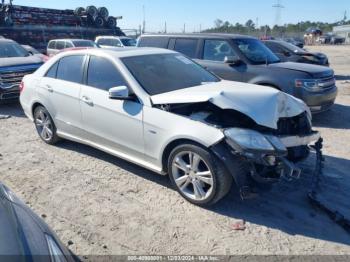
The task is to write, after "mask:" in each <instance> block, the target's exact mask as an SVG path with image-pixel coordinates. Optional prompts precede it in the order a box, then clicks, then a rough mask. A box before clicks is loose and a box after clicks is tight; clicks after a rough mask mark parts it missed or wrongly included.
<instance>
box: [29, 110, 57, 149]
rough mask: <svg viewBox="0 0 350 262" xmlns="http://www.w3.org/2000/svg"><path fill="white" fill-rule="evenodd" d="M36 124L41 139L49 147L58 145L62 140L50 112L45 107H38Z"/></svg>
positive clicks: (35, 112)
mask: <svg viewBox="0 0 350 262" xmlns="http://www.w3.org/2000/svg"><path fill="white" fill-rule="evenodd" d="M34 124H35V127H36V131H37V132H38V135H39V136H40V138H41V139H42V140H43V141H44V142H45V143H46V144H49V145H54V144H56V143H57V142H58V141H59V140H60V138H59V137H58V136H57V129H56V126H55V123H54V122H53V120H52V118H51V116H50V114H49V112H48V111H47V110H46V108H45V107H43V106H37V107H36V108H35V110H34Z"/></svg>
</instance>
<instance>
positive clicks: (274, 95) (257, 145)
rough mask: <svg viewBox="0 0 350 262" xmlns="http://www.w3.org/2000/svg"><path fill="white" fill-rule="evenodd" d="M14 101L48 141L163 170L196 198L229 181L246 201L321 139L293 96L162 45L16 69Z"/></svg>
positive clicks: (65, 56) (294, 170) (88, 53)
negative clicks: (227, 77)
mask: <svg viewBox="0 0 350 262" xmlns="http://www.w3.org/2000/svg"><path fill="white" fill-rule="evenodd" d="M228 66H229V65H228ZM20 101H21V105H22V107H23V109H24V112H25V114H26V115H27V116H28V117H29V118H30V119H31V120H32V121H33V122H34V124H35V127H36V129H37V131H38V134H39V136H40V138H41V139H42V140H43V141H44V142H46V143H47V144H54V143H56V142H58V141H59V140H60V139H61V138H64V139H68V140H73V141H76V142H80V143H84V144H87V145H90V146H92V147H95V148H97V149H100V150H102V151H105V152H108V153H110V154H113V155H115V156H117V157H120V158H123V159H126V160H128V161H130V162H133V163H136V164H138V165H141V166H143V167H145V168H148V169H150V170H153V171H155V172H157V173H159V174H168V175H169V177H170V179H171V181H172V183H173V184H174V186H175V188H176V189H177V191H178V192H179V193H180V194H181V195H182V196H183V197H184V198H185V199H187V200H188V201H190V202H191V203H194V204H197V205H201V206H205V205H210V204H214V203H216V202H217V201H219V200H220V199H221V198H223V197H224V196H225V195H226V194H227V193H228V191H229V190H230V188H231V185H232V183H233V182H235V183H236V184H237V186H238V188H239V190H240V192H239V193H240V195H241V197H242V198H243V199H245V198H250V197H253V196H255V195H256V194H255V193H256V192H255V191H254V190H253V188H254V187H253V185H254V183H257V182H259V183H273V182H276V181H279V180H280V179H281V178H287V179H297V178H298V177H299V176H300V173H301V170H300V169H299V168H298V167H297V166H296V163H297V162H298V161H300V160H303V159H305V158H307V157H308V155H309V152H310V147H309V145H310V144H312V143H314V142H315V141H317V140H320V135H319V133H318V132H315V131H313V130H312V126H311V114H310V111H309V109H308V107H307V106H306V105H305V104H304V103H303V102H302V101H301V100H298V99H296V98H293V97H292V96H290V95H288V94H285V93H283V92H280V91H278V90H276V89H273V88H269V87H263V86H256V85H250V84H244V83H238V82H230V81H224V80H221V79H219V78H218V77H217V76H215V75H214V74H212V73H210V72H208V71H207V70H205V69H204V68H202V67H201V66H199V65H198V64H196V63H195V62H193V61H192V60H190V59H188V58H187V57H185V56H183V55H181V54H179V53H176V52H173V51H169V50H162V49H148V48H147V49H143V48H138V49H128V48H125V49H123V50H102V49H90V50H80V51H69V52H64V53H62V54H59V55H57V56H55V57H54V58H52V59H51V60H50V61H48V62H47V63H46V64H44V65H43V66H42V67H41V68H39V69H38V70H37V71H36V72H35V73H34V74H32V75H28V76H26V77H24V79H23V82H22V84H21V96H20Z"/></svg>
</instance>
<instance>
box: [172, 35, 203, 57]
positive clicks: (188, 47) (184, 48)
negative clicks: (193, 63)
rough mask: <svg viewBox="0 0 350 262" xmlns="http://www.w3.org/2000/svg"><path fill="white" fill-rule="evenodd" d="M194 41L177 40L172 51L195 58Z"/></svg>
mask: <svg viewBox="0 0 350 262" xmlns="http://www.w3.org/2000/svg"><path fill="white" fill-rule="evenodd" d="M197 43H198V40H196V39H177V40H176V43H175V48H174V50H175V51H177V52H179V53H182V54H184V55H186V56H188V57H191V58H195V57H196V53H197Z"/></svg>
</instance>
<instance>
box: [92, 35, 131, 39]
mask: <svg viewBox="0 0 350 262" xmlns="http://www.w3.org/2000/svg"><path fill="white" fill-rule="evenodd" d="M98 38H119V39H130V38H132V37H128V36H116V35H100V36H98V37H96V39H98Z"/></svg>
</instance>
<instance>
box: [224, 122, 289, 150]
mask: <svg viewBox="0 0 350 262" xmlns="http://www.w3.org/2000/svg"><path fill="white" fill-rule="evenodd" d="M224 133H225V136H226V138H227V143H228V144H229V145H230V146H231V147H232V148H233V149H235V150H237V151H265V152H275V151H278V152H286V151H287V149H286V147H285V146H284V144H283V143H282V142H281V140H280V139H279V138H278V137H276V136H272V135H266V136H265V135H263V134H261V133H259V132H257V131H255V130H250V129H243V128H231V129H227V130H226V131H225V132H224Z"/></svg>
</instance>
